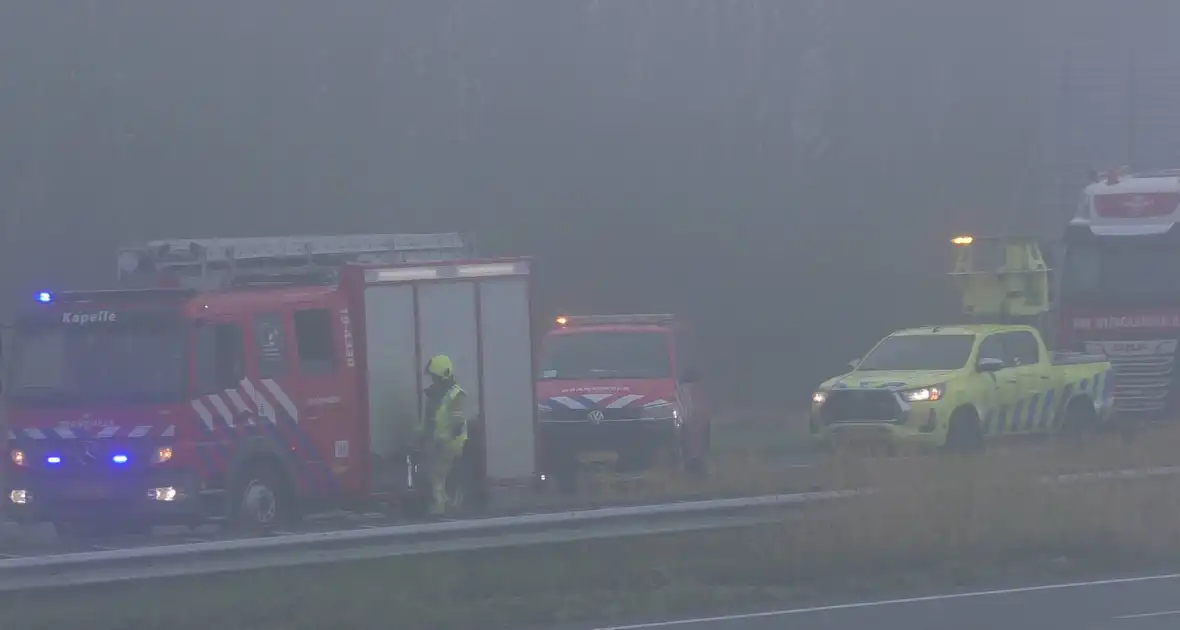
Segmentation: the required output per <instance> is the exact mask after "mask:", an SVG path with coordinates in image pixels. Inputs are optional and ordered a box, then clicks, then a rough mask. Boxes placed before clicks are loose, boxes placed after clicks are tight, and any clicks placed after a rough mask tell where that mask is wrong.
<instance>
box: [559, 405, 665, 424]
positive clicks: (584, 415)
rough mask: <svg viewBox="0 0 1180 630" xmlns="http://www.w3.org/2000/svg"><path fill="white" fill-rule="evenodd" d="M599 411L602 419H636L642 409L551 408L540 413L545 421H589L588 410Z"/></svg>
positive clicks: (640, 414)
mask: <svg viewBox="0 0 1180 630" xmlns="http://www.w3.org/2000/svg"><path fill="white" fill-rule="evenodd" d="M591 411H601V412H602V419H603V420H638V419H639V418H640V417H642V414H643V410H642V409H641V408H638V407H623V408H622V409H608V408H604V407H599V408H598V409H553V410H551V411H545V412H542V414H541V419H542V420H543V421H545V422H591V420H590V412H591Z"/></svg>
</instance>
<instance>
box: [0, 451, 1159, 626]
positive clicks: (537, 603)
mask: <svg viewBox="0 0 1180 630" xmlns="http://www.w3.org/2000/svg"><path fill="white" fill-rule="evenodd" d="M1164 443H1165V440H1164V438H1163V437H1157V438H1155V439H1153V440H1150V441H1148V442H1146V443H1141V444H1139V445H1123V444H1120V443H1117V442H1115V443H1111V442H1094V443H1090V444H1086V445H1079V446H1074V447H1071V448H1061V449H1058V450H1055V451H1052V452H1047V453H1045V452H1019V451H1016V452H999V453H992V454H989V455H987V456H985V457H981V458H966V459H956V458H928V459H916V460H899V461H892V462H888V463H887V465H886V463H882V464H880V466H879V467H878V464H877V463H875V462H862V463H863V464H864V465H863V466H862V467H861V468H860V469H858V473H860V474H869V475H876V481H877V482H878V484H877V485H878V487H881V488H883V489H885V490H887V492H884V493H882V494H879V495H873V496H868V497H865V498H863V499H856V500H852V501H848V502H843V503H839V504H833V505H830V506H827V507H822V508H817V509H807V510H801V511H798V512H794V513H791V514H790V515H789V516H788V517H787V519H786V520H784V521H783V522H781V523H775V524H770V525H762V526H756V527H746V528H741V529H730V530H722V531H714V532H695V533H687V534H678V535H669V536H656V537H645V538H628V539H618V540H598V541H587V542H581V543H566V544H561V545H550V546H537V547H530V548H521V549H514V550H483V551H476V552H465V553H449V554H439V555H432V556H418V557H401V558H392V559H385V560H376V561H366V562H352V563H347V564H344V563H342V564H337V565H320V566H314V567H304V568H299V569H282V570H260V571H256V572H249V573H237V574H226V575H220V576H201V577H194V578H181V579H172V580H163V581H155V582H150V583H141V584H139V583H137V584H112V585H107V586H102V587H87V588H77V589H62V590H57V591H53V592H29V593H13V594H6V595H4V596H2V597H0V628H21V629H22V630H49V629H51V628H52V629H56V628H63V627H78V626H83V625H84V626H85V627H87V628H88V629H89V630H124V629H127V630H130V629H132V628H135V629H138V628H148V627H168V628H169V629H170V630H208V628H211V627H216V628H219V629H220V630H313V629H316V630H318V629H319V628H338V629H341V630H347V629H351V628H358V629H359V628H373V627H394V625H395V624H396V627H399V628H416V629H417V628H420V629H422V630H450V629H459V628H481V629H493V630H494V629H497V628H513V629H519V628H527V627H530V626H534V625H535V626H542V627H543V626H546V625H551V624H562V623H568V622H575V621H583V620H589V621H596V622H610V621H612V620H631V619H636V618H644V617H648V616H657V617H658V616H665V615H679V614H701V613H710V612H716V611H728V610H734V609H740V608H744V607H750V606H764V605H795V604H806V603H812V602H815V601H818V600H830V599H833V598H842V597H865V596H892V595H901V594H903V593H904V594H910V593H914V592H920V591H923V590H934V589H945V588H948V587H953V586H961V585H971V584H994V583H997V582H1011V581H1013V580H1028V581H1035V580H1045V579H1052V578H1057V577H1064V576H1077V575H1079V574H1093V573H1100V572H1112V571H1125V570H1133V569H1144V568H1154V567H1156V566H1159V565H1160V564H1161V563H1169V562H1171V561H1173V560H1176V559H1180V484H1178V483H1176V481H1175V480H1174V478H1172V477H1160V478H1154V479H1139V480H1116V481H1100V482H1089V483H1075V484H1065V485H1062V484H1042V483H1032V482H1031V481H1032V480H1033V479H1034V478H1035V477H1037V476H1039V475H1042V474H1044V473H1046V472H1070V471H1071V469H1073V468H1077V467H1087V468H1088V467H1092V466H1094V465H1096V464H1101V465H1104V466H1107V467H1110V466H1118V465H1120V463H1121V462H1125V463H1126V464H1129V465H1136V466H1145V465H1151V464H1152V463H1153V462H1151V461H1145V460H1143V459H1138V460H1136V459H1135V458H1136V457H1143V456H1145V455H1149V454H1151V453H1155V452H1156V450H1157V448H1160V447H1161V446H1162V445H1163V444H1164ZM1174 446H1175V444H1174V443H1173V444H1172V447H1173V448H1174Z"/></svg>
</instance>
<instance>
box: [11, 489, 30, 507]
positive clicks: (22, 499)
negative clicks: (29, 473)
mask: <svg viewBox="0 0 1180 630" xmlns="http://www.w3.org/2000/svg"><path fill="white" fill-rule="evenodd" d="M8 500H9V501H11V502H13V503H14V504H16V505H24V504H26V503H28V502H29V501H32V500H33V493H31V492H29V491H28V490H13V491H12V492H9V493H8Z"/></svg>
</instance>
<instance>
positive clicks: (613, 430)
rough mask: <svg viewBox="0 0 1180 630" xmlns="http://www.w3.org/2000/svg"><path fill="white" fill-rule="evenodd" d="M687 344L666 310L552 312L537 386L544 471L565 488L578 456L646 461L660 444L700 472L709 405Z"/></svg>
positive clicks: (632, 463)
mask: <svg viewBox="0 0 1180 630" xmlns="http://www.w3.org/2000/svg"><path fill="white" fill-rule="evenodd" d="M693 347H694V345H693V338H692V335H691V333H690V330H689V328H688V327H687V326H685V325H684V324H683V323H681V322H677V321H676V319H675V318H674V317H673V316H672V315H583V316H573V315H570V316H561V317H558V318H557V319H556V326H555V327H554V328H553V329H552V330H550V331H549V332H548V333H547V334H546V335H545V337H544V339H543V341H542V342H541V359H540V365H539V366H538V367H539V369H540V371H539V372H538V378H537V385H536V389H537V409H538V413H539V416H540V424H539V427H540V433H539V438H540V444H541V462H542V468H543V470H544V471H546V472H547V475H548V476H552V477H553V478H554V480H555V481H556V482H557V483H558V484H559V486H562V487H563V488H565V489H571V488H572V487H573V486H572V481H573V480H574V479H575V477H576V471H577V469H578V468H579V464H581V463H590V462H592V461H593V462H601V461H602V460H604V459H605V460H613V461H615V462H616V463H619V464H621V465H622V466H623V467H624V468H633V469H635V468H644V467H647V466H649V465H650V464H652V463H653V461H654V460H655V457H656V455H657V454H659V453H660V452H664V453H668V454H670V455H671V456H672V459H674V460H679V461H680V462H682V463H683V464H684V465H685V466H686V467H687V468H688V469H689V471H690V472H693V473H697V474H699V473H702V472H704V465H705V458H706V456H707V455H708V451H709V442H710V427H711V422H710V417H711V413H710V409H709V406H708V404H707V402H708V400H707V398H706V396H705V392H704V391H703V390H702V388H701V381H700V374H699V373H698V366H697V365H696V364H695V361H696V358H695V356H694V353H693Z"/></svg>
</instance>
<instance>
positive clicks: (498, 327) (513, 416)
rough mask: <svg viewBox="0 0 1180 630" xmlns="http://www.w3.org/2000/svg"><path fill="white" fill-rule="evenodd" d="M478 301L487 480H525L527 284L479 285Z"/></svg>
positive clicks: (530, 412)
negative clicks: (481, 349) (481, 348)
mask: <svg viewBox="0 0 1180 630" xmlns="http://www.w3.org/2000/svg"><path fill="white" fill-rule="evenodd" d="M479 298H480V302H479V306H480V309H479V319H480V341H481V344H482V346H483V353H482V358H483V383H484V393H483V414H484V426H485V427H486V431H485V434H486V436H487V437H486V441H487V474H488V477H489V478H490V479H491V480H492V481H496V480H505V481H508V480H517V481H519V480H524V479H526V478H531V477H532V476H533V475H534V473H535V471H536V461H535V460H536V447H535V444H534V439H535V438H534V414H535V411H536V403H535V402H534V400H533V351H532V326H531V323H530V314H531V309H530V308H529V285H528V278H527V277H526V276H511V277H506V278H488V279H485V280H482V281H480V290H479Z"/></svg>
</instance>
